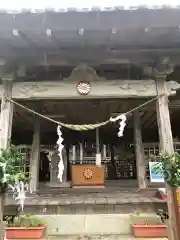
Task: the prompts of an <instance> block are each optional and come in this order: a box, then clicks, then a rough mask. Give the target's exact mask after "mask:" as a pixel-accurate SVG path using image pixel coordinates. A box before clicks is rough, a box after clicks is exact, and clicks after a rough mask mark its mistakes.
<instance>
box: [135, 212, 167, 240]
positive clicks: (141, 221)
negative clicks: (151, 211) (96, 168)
mask: <svg viewBox="0 0 180 240" xmlns="http://www.w3.org/2000/svg"><path fill="white" fill-rule="evenodd" d="M167 216H168V215H167V214H166V213H165V212H163V210H159V211H158V212H157V216H149V217H143V216H140V214H139V215H136V216H133V218H132V233H133V236H134V237H144V238H145V237H152V238H156V237H157V238H158V237H167V234H168V233H167V226H166V224H165V222H166V219H167Z"/></svg>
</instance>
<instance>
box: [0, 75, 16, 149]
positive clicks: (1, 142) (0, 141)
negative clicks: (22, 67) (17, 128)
mask: <svg viewBox="0 0 180 240" xmlns="http://www.w3.org/2000/svg"><path fill="white" fill-rule="evenodd" d="M2 87H3V94H2V100H1V119H0V120H1V122H0V126H1V127H0V149H7V148H8V147H9V146H10V142H11V132H12V119H13V103H11V102H10V101H8V100H7V98H8V99H11V98H12V79H11V80H10V79H8V80H3V84H2Z"/></svg>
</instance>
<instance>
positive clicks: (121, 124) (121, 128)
mask: <svg viewBox="0 0 180 240" xmlns="http://www.w3.org/2000/svg"><path fill="white" fill-rule="evenodd" d="M126 120H127V118H126V115H125V114H121V115H119V116H117V117H115V118H110V121H111V122H117V121H119V131H118V137H122V136H123V133H124V128H125V126H126Z"/></svg>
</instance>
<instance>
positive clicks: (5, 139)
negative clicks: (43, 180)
mask: <svg viewBox="0 0 180 240" xmlns="http://www.w3.org/2000/svg"><path fill="white" fill-rule="evenodd" d="M2 88H3V92H2V98H1V114H0V149H4V150H5V149H7V148H8V147H9V146H10V143H11V132H12V119H13V103H11V102H10V101H8V100H7V98H8V99H11V98H12V78H10V79H3V82H2ZM3 213H4V193H2V192H1V190H0V240H4V224H3V222H2V221H3Z"/></svg>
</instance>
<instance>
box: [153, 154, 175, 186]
mask: <svg viewBox="0 0 180 240" xmlns="http://www.w3.org/2000/svg"><path fill="white" fill-rule="evenodd" d="M159 159H160V162H159V164H157V165H156V166H155V167H154V169H153V170H154V171H156V172H157V173H161V174H162V175H163V176H164V180H165V181H166V183H167V184H169V185H170V186H172V187H179V186H180V155H179V154H178V153H174V154H172V155H169V154H168V153H164V154H162V153H161V154H160V157H159Z"/></svg>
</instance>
